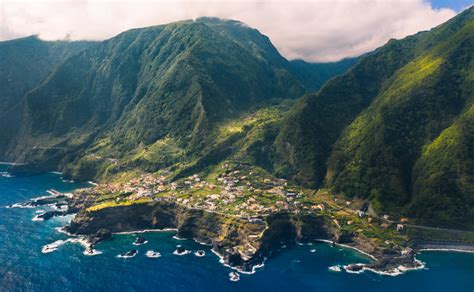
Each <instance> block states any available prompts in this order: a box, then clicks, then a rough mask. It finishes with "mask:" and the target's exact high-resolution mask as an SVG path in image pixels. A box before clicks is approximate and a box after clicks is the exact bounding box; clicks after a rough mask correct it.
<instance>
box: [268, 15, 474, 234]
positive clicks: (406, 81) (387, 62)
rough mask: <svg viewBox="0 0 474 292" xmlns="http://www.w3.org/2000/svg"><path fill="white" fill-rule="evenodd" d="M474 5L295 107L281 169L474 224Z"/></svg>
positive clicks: (400, 207)
mask: <svg viewBox="0 0 474 292" xmlns="http://www.w3.org/2000/svg"><path fill="white" fill-rule="evenodd" d="M473 48H474V9H473V8H471V9H468V10H466V11H465V12H463V13H461V14H460V15H458V16H457V17H455V18H453V19H452V20H450V21H448V22H447V23H445V24H443V25H441V26H439V27H436V28H434V29H432V30H431V31H429V32H422V33H418V34H416V35H414V36H411V37H408V38H406V39H403V40H391V41H390V42H389V43H388V44H387V45H385V46H383V47H382V48H380V49H378V50H376V51H375V52H373V53H371V54H369V55H368V56H365V57H363V58H362V59H361V60H360V61H359V63H358V64H357V65H356V66H355V67H353V68H352V69H351V70H350V71H349V72H347V73H346V74H344V75H343V76H341V77H337V78H335V79H333V80H331V81H329V82H328V83H327V84H326V85H325V86H324V87H323V88H322V90H321V91H320V92H319V93H317V94H314V95H307V96H305V97H304V98H302V99H301V100H299V101H298V103H297V104H296V105H295V106H294V108H293V109H292V110H291V113H290V114H289V116H288V118H287V120H286V123H285V125H284V126H283V129H282V131H281V132H280V134H279V136H278V138H277V140H276V142H275V148H276V151H277V153H278V158H277V159H276V162H275V164H276V169H277V171H278V172H279V173H280V174H282V175H286V176H290V177H293V178H294V179H295V180H297V181H299V182H301V183H303V184H307V185H311V186H324V187H327V188H329V189H331V190H333V191H334V192H337V193H342V194H345V195H346V196H349V197H358V198H365V199H368V200H370V201H371V203H372V207H373V208H374V209H375V210H377V211H380V212H392V213H397V212H402V214H403V213H404V214H406V215H411V216H415V217H416V218H417V219H418V221H419V222H420V223H423V224H431V225H441V226H456V227H458V228H459V227H462V228H469V229H472V228H474V188H473V186H474V184H473V182H474V172H473V171H474V168H473V167H472V166H473V165H472V163H473V160H472V158H473V155H474V148H473V143H474V136H473V127H474V124H473V123H472V110H473V108H472V107H473V102H474V91H473V90H474V61H473V52H474V51H473Z"/></svg>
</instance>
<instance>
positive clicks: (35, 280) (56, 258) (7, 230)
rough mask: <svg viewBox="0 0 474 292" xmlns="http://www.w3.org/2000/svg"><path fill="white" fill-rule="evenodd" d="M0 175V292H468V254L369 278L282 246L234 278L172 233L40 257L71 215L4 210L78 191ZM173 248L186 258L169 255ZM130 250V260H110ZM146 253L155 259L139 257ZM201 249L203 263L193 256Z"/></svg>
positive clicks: (471, 282)
mask: <svg viewBox="0 0 474 292" xmlns="http://www.w3.org/2000/svg"><path fill="white" fill-rule="evenodd" d="M2 167H3V170H2V169H0V291H470V292H472V291H473V289H474V254H472V253H457V252H423V253H421V254H419V255H418V256H417V258H418V259H419V260H421V261H423V262H424V263H425V265H426V267H425V268H424V269H422V270H417V271H409V272H406V273H405V274H403V275H400V276H383V275H378V274H374V273H371V272H364V273H361V274H350V273H347V272H345V271H344V270H343V269H342V270H341V271H340V272H336V271H331V270H330V269H329V267H334V266H337V265H345V264H349V263H354V262H367V261H368V259H367V258H366V257H364V256H363V255H361V254H359V253H357V252H356V251H354V250H351V249H346V248H341V247H331V246H330V245H328V244H325V243H318V244H313V245H297V244H295V245H294V246H289V247H287V248H284V249H282V250H280V251H277V252H276V253H275V254H274V256H272V257H271V258H270V259H268V260H267V261H266V262H265V265H264V266H263V267H262V268H260V269H258V270H257V271H256V273H254V274H251V275H247V274H240V280H239V281H235V282H234V281H230V279H229V273H230V272H231V271H233V270H232V269H230V268H229V267H225V266H223V265H222V264H221V263H220V262H219V258H218V257H217V256H216V255H214V254H213V253H212V252H211V251H210V248H209V247H208V246H203V245H200V244H198V243H196V242H194V241H193V240H179V239H176V238H174V237H173V236H174V233H173V232H151V233H144V234H142V236H144V237H145V238H146V240H147V241H148V243H146V244H144V245H141V246H135V245H133V242H134V240H135V238H136V235H134V234H123V235H114V236H113V237H112V239H110V240H108V241H105V242H103V243H101V244H99V245H98V246H97V247H96V249H97V250H99V251H100V252H101V254H98V255H95V256H87V255H84V254H83V252H84V248H83V247H82V246H81V245H80V244H78V243H71V242H68V243H65V244H63V245H60V246H59V247H58V249H57V250H55V251H53V252H50V253H42V248H43V246H44V245H46V244H49V243H52V242H55V241H58V240H66V239H67V238H68V237H67V235H65V234H63V233H60V232H59V231H58V230H57V229H58V227H61V226H64V225H66V224H67V223H68V221H69V220H71V216H66V217H55V218H53V219H51V220H48V221H44V222H38V221H32V218H34V216H35V214H36V212H38V210H46V209H47V208H49V207H38V208H36V209H33V208H6V206H7V205H10V204H14V203H18V202H24V201H27V200H28V199H31V198H35V197H39V196H44V195H47V193H46V190H47V189H50V188H53V189H56V190H58V191H63V192H67V191H71V190H73V189H75V188H79V187H84V186H86V185H85V184H78V183H72V182H64V181H62V180H61V176H60V174H53V173H48V174H44V175H39V176H33V177H9V175H8V174H7V173H5V172H3V171H4V170H5V166H0V168H2ZM177 245H181V246H183V247H184V248H185V249H187V250H189V251H192V252H191V253H189V254H186V255H181V256H177V255H174V254H173V251H174V250H175V249H176V246H177ZM132 249H137V250H138V254H137V255H136V256H134V257H133V258H119V257H117V255H119V254H122V253H124V252H127V251H130V250H132ZM148 250H154V251H157V252H159V253H160V254H161V257H158V258H148V257H146V255H145V254H146V252H147V251H148ZM197 250H204V251H205V256H203V257H198V256H196V255H194V252H195V251H197Z"/></svg>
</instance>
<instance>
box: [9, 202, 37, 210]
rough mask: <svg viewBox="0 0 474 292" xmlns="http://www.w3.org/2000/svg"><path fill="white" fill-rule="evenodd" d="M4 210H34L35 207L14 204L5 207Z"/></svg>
mask: <svg viewBox="0 0 474 292" xmlns="http://www.w3.org/2000/svg"><path fill="white" fill-rule="evenodd" d="M6 208H7V209H10V208H19V209H34V208H36V206H33V205H30V204H25V203H15V204H11V205H8V206H6Z"/></svg>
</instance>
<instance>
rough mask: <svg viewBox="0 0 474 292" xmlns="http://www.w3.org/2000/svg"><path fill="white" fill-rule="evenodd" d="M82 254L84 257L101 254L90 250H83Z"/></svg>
mask: <svg viewBox="0 0 474 292" xmlns="http://www.w3.org/2000/svg"><path fill="white" fill-rule="evenodd" d="M82 254H83V255H86V256H95V255H99V254H102V252H101V251H99V250H96V249H93V248H91V249H85V250H84V252H83V253H82Z"/></svg>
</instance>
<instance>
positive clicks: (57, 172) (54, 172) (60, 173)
mask: <svg viewBox="0 0 474 292" xmlns="http://www.w3.org/2000/svg"><path fill="white" fill-rule="evenodd" d="M49 173H52V174H57V175H62V174H63V173H62V172H59V171H50V172H49Z"/></svg>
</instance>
